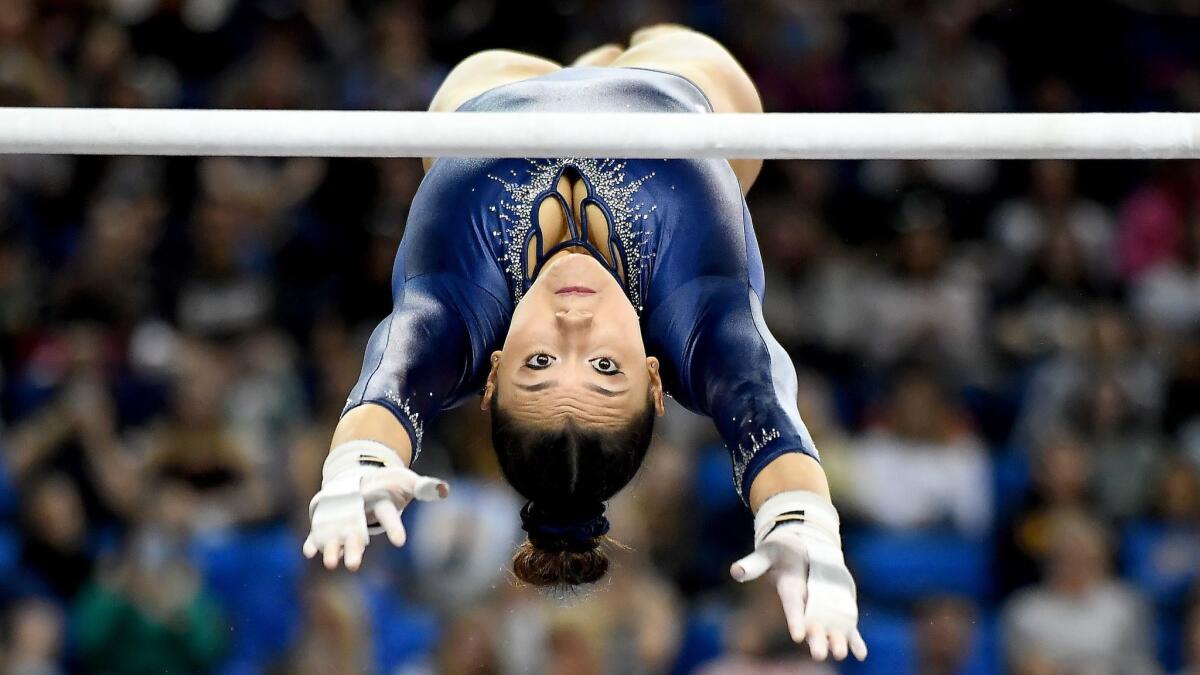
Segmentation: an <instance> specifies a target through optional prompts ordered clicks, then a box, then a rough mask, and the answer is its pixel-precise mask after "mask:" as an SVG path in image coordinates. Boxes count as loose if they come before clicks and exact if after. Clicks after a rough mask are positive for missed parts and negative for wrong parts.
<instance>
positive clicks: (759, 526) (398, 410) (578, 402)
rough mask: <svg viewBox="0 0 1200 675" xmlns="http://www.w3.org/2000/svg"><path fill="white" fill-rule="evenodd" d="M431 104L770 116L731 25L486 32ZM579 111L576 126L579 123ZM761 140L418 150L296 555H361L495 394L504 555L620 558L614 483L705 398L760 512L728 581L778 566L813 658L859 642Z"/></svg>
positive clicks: (426, 494) (558, 577)
mask: <svg viewBox="0 0 1200 675" xmlns="http://www.w3.org/2000/svg"><path fill="white" fill-rule="evenodd" d="M431 110H433V111H463V112H475V111H530V112H535V111H536V112H573V111H589V112H590V111H598V110H600V111H661V112H687V113H696V114H708V113H726V112H755V113H757V112H762V105H761V103H760V101H759V98H758V94H757V92H756V91H755V88H754V85H753V83H752V82H751V81H750V79H749V77H748V76H747V75H746V73H745V71H744V70H743V69H742V68H741V66H740V65H739V64H738V63H737V61H736V60H735V59H734V58H733V57H732V56H731V55H730V54H729V52H727V51H726V50H725V49H724V48H723V47H722V46H721V45H720V44H718V43H717V42H715V41H714V40H712V39H711V38H709V37H707V36H704V35H702V34H700V33H696V32H694V31H691V30H688V29H686V28H683V27H680V26H673V25H662V26H654V27H651V28H646V29H642V30H640V31H638V32H637V33H634V35H633V36H632V38H631V42H630V46H629V47H628V48H626V49H622V48H620V47H618V46H615V45H606V46H604V47H600V48H598V49H595V50H593V51H591V52H588V53H587V54H585V55H584V56H583V57H581V58H580V59H579V60H578V61H576V62H575V63H574V64H572V67H568V68H562V67H561V66H559V65H558V64H556V63H553V62H551V61H547V60H545V59H541V58H537V57H534V56H530V55H527V54H520V53H516V52H509V51H487V52H482V53H479V54H475V55H474V56H471V57H470V58H468V59H466V60H465V61H463V62H462V63H460V64H459V65H458V66H457V67H455V68H454V70H453V71H452V72H451V73H450V75H449V76H448V77H447V78H446V81H445V82H444V83H443V84H442V87H441V89H439V91H438V93H437V95H436V96H435V97H434V100H433V102H432V105H431ZM587 132H588V130H587V129H586V128H583V127H581V128H580V129H579V133H580V134H586V133H587ZM761 166H762V162H761V160H736V161H725V160H661V159H659V160H633V159H628V160H626V159H600V160H596V159H582V158H552V159H457V158H442V159H432V158H431V159H426V160H425V168H426V175H425V179H424V181H423V182H422V183H421V186H420V189H419V190H418V192H417V195H416V197H415V198H414V200H413V204H412V209H411V212H410V215H409V218H408V223H407V227H406V230H405V233H404V239H403V241H402V242H401V244H400V248H399V251H398V253H397V255H396V262H395V267H394V270H393V281H392V292H393V298H394V307H393V310H392V313H391V315H390V316H388V317H387V318H386V319H384V320H383V322H382V323H380V324H379V327H378V328H376V329H375V332H374V333H373V335H372V336H371V340H370V343H369V345H368V347H367V353H366V357H365V363H364V365H363V371H362V375H361V377H360V379H359V381H358V384H357V385H356V386H355V388H354V390H353V391H352V392H351V394H350V398H349V400H348V401H347V404H346V409H345V411H344V412H343V416H342V419H341V421H340V423H339V425H338V427H337V430H336V431H335V433H334V437H333V441H332V444H331V446H332V449H331V450H330V453H329V457H328V459H327V460H326V462H325V466H324V470H323V482H322V487H321V490H320V492H318V493H317V495H316V496H315V497H313V500H312V502H311V505H310V511H311V516H312V531H311V534H310V535H309V537H308V539H307V540H306V541H305V543H304V553H305V555H306V556H308V557H310V558H311V557H314V556H316V555H317V554H318V553H320V554H321V555H322V556H323V559H324V562H325V566H326V567H329V568H330V569H333V568H336V567H337V565H338V562H339V560H341V559H344V560H345V564H346V567H347V568H349V569H351V570H354V569H357V568H358V566H359V564H360V562H361V560H362V554H363V550H364V548H365V547H366V545H367V543H368V541H369V538H370V535H372V534H378V533H386V534H387V537H388V539H389V540H390V541H391V542H392V543H393V544H394V545H396V546H400V545H402V544H404V541H405V532H404V527H403V525H402V524H401V521H400V512H401V510H402V509H403V508H404V507H405V506H406V505H407V504H408V503H409V502H410V501H411V500H412V499H414V498H415V499H422V500H427V499H440V498H444V497H445V496H446V495H447V494H448V492H449V488H448V486H447V485H446V484H445V483H444V482H442V481H440V480H437V479H434V478H429V477H424V476H420V475H418V474H416V473H414V472H413V471H412V470H410V469H409V468H408V466H409V465H410V464H411V462H412V461H413V460H415V459H416V457H417V455H418V453H419V452H420V449H421V436H422V433H423V430H424V428H425V425H426V424H428V423H429V422H430V421H431V420H432V419H433V418H434V417H435V416H436V415H437V414H438V413H439V412H440V411H441V410H443V409H446V408H449V407H452V406H454V405H456V404H458V403H461V402H462V401H463V400H464V399H467V398H470V397H471V396H475V395H478V394H479V393H480V391H482V407H483V408H484V409H486V410H489V411H490V413H491V425H492V440H493V444H494V446H495V451H496V455H497V457H498V459H499V463H500V467H501V469H502V471H503V473H504V476H505V477H506V479H507V480H508V481H509V482H510V483H511V484H512V486H513V487H514V488H515V489H516V490H517V492H519V493H520V494H521V495H522V496H524V497H525V498H526V499H527V500H529V501H528V502H527V503H526V504H525V506H524V508H523V509H522V510H521V520H522V524H523V527H524V529H525V531H526V532H527V533H528V540H527V541H526V542H525V543H524V544H522V546H521V547H520V549H519V550H518V551H517V553H516V555H515V556H514V559H513V571H514V573H515V574H516V576H517V577H519V578H520V579H522V580H524V581H526V582H528V583H531V584H535V585H558V584H568V585H574V584H584V583H591V582H594V581H596V580H597V579H599V578H600V577H601V576H603V575H604V573H605V572H606V570H607V568H608V560H607V558H606V557H605V555H604V553H603V550H602V544H603V543H604V539H605V533H606V532H607V531H608V520H607V519H605V517H604V502H605V501H606V500H608V499H609V498H611V497H612V496H613V495H614V494H615V493H616V492H617V491H619V490H620V489H622V488H623V487H624V486H625V485H626V484H627V483H629V481H630V480H631V479H632V478H633V476H634V474H635V473H636V472H637V470H638V467H639V466H640V465H641V462H642V459H643V457H644V456H645V454H646V449H647V447H648V446H649V444H650V439H651V430H652V428H653V424H654V418H655V416H659V415H662V414H663V412H664V408H663V396H664V394H666V393H668V392H669V393H670V395H671V396H673V397H674V398H675V399H676V400H677V401H678V402H679V403H681V404H683V405H684V406H686V407H687V408H689V409H691V410H694V411H696V412H699V413H702V414H705V415H708V416H709V417H711V418H712V419H713V421H714V422H715V423H716V425H717V428H718V429H719V431H720V433H721V436H722V437H723V439H724V441H725V443H726V445H727V447H728V448H729V450H730V453H731V455H732V458H733V475H734V484H735V487H736V489H737V491H738V493H739V494H740V495H741V497H742V499H743V501H745V502H746V504H747V505H748V506H749V507H750V508H751V509H752V510H753V511H754V513H755V518H754V539H755V549H754V552H753V553H751V554H750V555H748V556H746V557H745V558H743V559H741V560H739V561H737V562H735V563H734V564H733V566H732V567H731V569H730V573H731V574H732V576H733V578H734V579H736V580H738V581H749V580H752V579H755V578H757V577H759V576H761V575H762V574H763V573H765V572H766V571H768V570H771V571H772V576H773V578H774V580H775V584H776V588H777V590H778V593H779V597H780V600H781V601H782V603H783V607H784V610H785V613H786V615H787V621H788V627H789V631H790V633H791V635H792V637H793V639H795V640H796V641H797V642H800V641H807V642H808V645H809V649H810V651H811V653H812V655H813V656H814V658H816V659H818V660H823V659H824V658H826V656H827V655H829V654H832V655H833V657H834V658H836V659H844V658H845V657H846V655H847V654H848V653H851V652H852V653H853V654H854V655H855V656H856V657H858V658H859V659H862V658H865V656H866V645H865V644H864V643H863V640H862V637H861V636H860V635H859V633H858V630H857V628H856V626H857V621H858V609H857V605H856V597H855V588H854V581H853V580H852V579H851V576H850V573H849V572H848V571H847V569H846V566H845V562H844V560H843V557H842V551H841V539H840V534H839V521H838V515H837V511H836V510H835V509H834V508H833V506H832V505H831V503H830V500H829V487H828V484H827V482H826V480H825V474H824V472H823V471H822V469H821V466H820V464H819V463H818V461H817V450H816V448H814V447H813V442H812V439H811V438H810V437H809V434H808V431H807V430H806V429H805V427H804V423H803V422H802V421H801V420H800V415H799V413H798V411H797V408H796V374H795V370H794V368H793V366H792V363H791V360H790V359H789V357H788V355H787V353H786V352H784V350H783V349H782V347H780V345H779V344H778V342H776V341H775V339H774V338H773V337H772V336H771V333H770V331H768V330H767V326H766V325H765V324H764V322H763V318H762V310H761V300H762V296H763V268H762V260H761V258H760V256H759V251H758V243H757V241H756V240H755V236H754V230H753V228H752V225H751V221H750V214H749V212H748V211H747V209H746V202H745V199H744V195H745V192H746V191H747V190H749V189H750V186H751V185H753V183H754V180H755V177H756V176H757V175H758V171H759V169H760V168H761Z"/></svg>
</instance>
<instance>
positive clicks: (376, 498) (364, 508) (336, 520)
mask: <svg viewBox="0 0 1200 675" xmlns="http://www.w3.org/2000/svg"><path fill="white" fill-rule="evenodd" d="M321 475H322V480H321V490H320V491H319V492H317V494H316V496H314V497H313V498H312V501H311V502H310V503H309V505H308V513H309V517H310V518H311V519H312V531H311V532H310V533H309V535H308V539H306V540H305V541H304V555H305V557H307V558H312V557H314V556H316V555H317V553H321V554H322V556H323V558H324V561H325V567H326V568H328V569H331V570H332V569H336V568H337V565H338V560H339V559H340V558H345V561H346V569H348V570H351V571H353V570H357V569H358V566H359V565H360V564H361V563H362V556H363V551H364V550H365V549H366V548H367V544H368V543H369V542H370V540H371V535H374V534H380V533H384V532H386V533H387V537H388V540H389V541H391V542H392V544H394V545H396V546H403V545H404V541H405V538H406V535H405V532H404V524H403V523H402V522H401V521H400V514H401V513H402V512H403V511H404V507H406V506H408V503H409V502H411V501H412V500H413V499H414V498H415V499H419V500H421V501H434V500H437V499H444V498H445V497H446V496H447V495H448V494H450V486H449V485H447V484H446V482H445V481H443V480H439V479H437V478H429V477H427V476H421V475H419V474H417V473H416V472H415V471H413V470H411V469H409V468H408V467H406V466H404V462H402V461H401V460H400V456H399V455H397V454H396V453H395V451H393V450H392V449H391V448H389V447H387V446H386V445H384V444H382V443H377V442H375V441H349V442H346V443H342V444H341V445H339V446H337V447H336V448H334V449H333V450H331V451H330V452H329V457H328V458H327V459H326V460H325V467H324V469H323V470H322V472H321Z"/></svg>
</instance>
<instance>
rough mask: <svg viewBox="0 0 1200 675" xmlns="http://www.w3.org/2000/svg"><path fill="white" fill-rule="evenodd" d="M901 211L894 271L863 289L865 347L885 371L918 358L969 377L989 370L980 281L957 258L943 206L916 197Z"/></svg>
mask: <svg viewBox="0 0 1200 675" xmlns="http://www.w3.org/2000/svg"><path fill="white" fill-rule="evenodd" d="M900 212H901V215H900V221H899V233H898V235H897V240H896V243H895V251H896V254H895V261H894V265H893V267H892V269H891V270H889V272H888V273H887V274H883V275H879V276H878V277H877V278H876V279H874V280H873V281H870V282H868V283H866V284H863V286H862V289H861V290H862V296H861V298H860V300H859V302H861V303H862V309H863V311H864V314H865V316H863V317H862V318H861V319H860V321H859V323H858V328H859V331H858V332H859V339H860V340H861V344H862V345H863V347H862V348H863V350H864V351H865V352H866V354H868V355H869V356H870V357H872V359H873V361H874V363H875V364H876V365H877V366H880V367H889V366H894V365H895V364H897V363H898V362H900V361H901V360H903V359H905V358H912V357H913V356H921V357H925V358H927V359H928V361H929V362H933V363H938V364H939V365H941V366H942V367H943V368H944V369H946V370H947V372H954V373H958V374H960V375H965V376H966V377H971V376H972V375H975V374H977V373H979V372H980V371H981V370H982V368H983V366H984V363H983V361H984V358H983V357H984V352H983V344H982V337H981V334H980V327H981V325H982V319H983V309H984V306H983V301H984V295H983V289H982V287H981V281H982V279H981V277H980V275H979V274H978V273H977V272H976V271H975V270H974V269H972V267H971V266H969V265H966V264H965V263H963V262H962V261H959V260H956V259H955V257H954V252H953V249H952V247H951V244H950V240H949V237H948V233H947V229H946V228H947V226H948V223H947V222H946V213H945V211H944V209H943V206H942V204H941V203H940V202H938V201H937V200H935V199H932V198H930V197H928V195H924V196H922V195H911V196H910V197H909V198H908V199H906V200H905V202H904V203H903V204H902V205H901V209H900Z"/></svg>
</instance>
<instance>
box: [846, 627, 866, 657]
mask: <svg viewBox="0 0 1200 675" xmlns="http://www.w3.org/2000/svg"><path fill="white" fill-rule="evenodd" d="M850 651H851V652H853V653H854V658H856V659H858V660H859V661H864V660H866V658H867V643H866V642H864V641H863V637H862V633H859V632H858V629H857V628H855V629H854V632H853V633H851V634H850Z"/></svg>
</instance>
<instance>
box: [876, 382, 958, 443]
mask: <svg viewBox="0 0 1200 675" xmlns="http://www.w3.org/2000/svg"><path fill="white" fill-rule="evenodd" d="M947 413H948V411H947V404H946V399H945V396H944V394H943V391H942V388H941V385H940V384H938V382H937V380H935V379H934V377H933V376H932V375H931V374H930V373H928V372H925V371H923V370H910V371H908V372H906V373H904V374H902V375H901V376H900V380H899V382H898V383H897V384H896V389H895V390H894V391H893V392H892V399H891V405H890V412H889V421H890V422H891V426H892V429H893V431H895V432H896V433H897V434H898V435H900V436H901V437H904V438H907V439H910V440H914V441H928V442H938V441H941V440H944V438H943V434H944V432H945V426H944V425H945V417H946V415H947Z"/></svg>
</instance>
